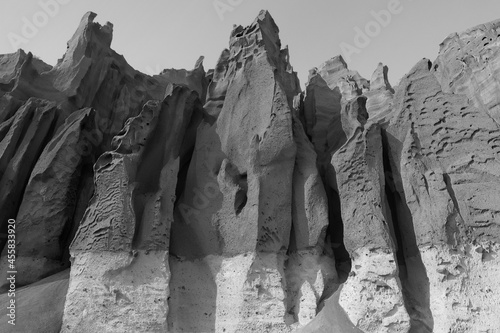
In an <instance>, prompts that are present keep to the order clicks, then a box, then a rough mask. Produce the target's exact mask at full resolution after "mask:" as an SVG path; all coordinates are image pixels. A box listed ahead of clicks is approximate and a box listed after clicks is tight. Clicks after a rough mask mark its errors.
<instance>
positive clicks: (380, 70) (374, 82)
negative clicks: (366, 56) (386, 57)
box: [370, 62, 394, 92]
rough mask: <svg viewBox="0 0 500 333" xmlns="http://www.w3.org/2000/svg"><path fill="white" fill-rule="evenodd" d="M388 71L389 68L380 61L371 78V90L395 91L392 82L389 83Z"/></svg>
mask: <svg viewBox="0 0 500 333" xmlns="http://www.w3.org/2000/svg"><path fill="white" fill-rule="evenodd" d="M388 72H389V68H388V67H387V66H385V65H384V64H383V63H381V62H380V63H379V64H378V66H377V69H376V70H375V72H373V75H372V78H371V80H370V91H372V90H378V89H385V90H390V91H392V92H394V90H393V89H392V86H391V84H390V83H389V78H388V77H387V73H388Z"/></svg>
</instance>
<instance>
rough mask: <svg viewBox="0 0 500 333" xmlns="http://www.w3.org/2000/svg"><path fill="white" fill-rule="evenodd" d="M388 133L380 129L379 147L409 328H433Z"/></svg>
mask: <svg viewBox="0 0 500 333" xmlns="http://www.w3.org/2000/svg"><path fill="white" fill-rule="evenodd" d="M387 136H388V133H387V132H386V131H385V130H382V149H383V162H384V173H385V183H386V184H385V195H386V202H387V206H388V207H387V209H388V210H389V211H390V216H391V220H392V225H390V226H389V227H390V229H391V233H390V234H391V237H392V238H393V242H394V245H395V246H397V250H396V260H397V263H398V266H399V280H400V282H401V284H402V289H403V299H404V302H405V307H406V310H407V311H408V314H409V315H410V325H411V326H410V327H411V329H410V332H426V333H430V332H432V331H433V327H434V321H433V318H432V313H431V310H430V297H429V295H430V294H429V279H428V277H427V272H426V268H425V266H424V264H423V261H422V258H421V255H420V250H419V248H418V244H417V240H416V236H415V230H414V226H413V218H412V215H411V212H410V209H409V207H408V205H407V203H406V201H405V198H404V195H403V196H402V194H401V193H400V192H399V191H398V189H397V184H402V179H401V176H400V175H398V174H397V173H396V172H393V166H391V156H390V154H391V152H390V146H389V142H388V137H387Z"/></svg>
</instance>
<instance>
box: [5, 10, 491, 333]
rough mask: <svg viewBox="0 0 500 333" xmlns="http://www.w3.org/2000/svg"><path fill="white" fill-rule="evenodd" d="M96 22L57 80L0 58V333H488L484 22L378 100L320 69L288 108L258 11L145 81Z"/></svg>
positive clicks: (52, 71) (86, 20)
mask: <svg viewBox="0 0 500 333" xmlns="http://www.w3.org/2000/svg"><path fill="white" fill-rule="evenodd" d="M95 16H96V14H94V13H91V12H89V13H87V14H85V15H84V17H83V19H82V21H81V23H80V25H79V27H78V29H77V31H76V32H75V34H74V35H73V37H72V38H71V40H70V41H69V42H68V49H67V52H66V54H65V55H64V56H63V58H62V59H61V60H60V61H59V62H58V63H57V64H56V65H55V66H50V65H48V64H45V63H44V62H43V61H41V60H40V59H37V58H36V57H34V56H33V55H32V54H31V53H25V52H24V51H22V50H19V51H17V52H16V53H13V54H7V55H0V234H1V235H0V246H1V249H0V250H1V251H2V253H1V257H0V258H1V262H0V277H1V278H2V280H3V281H6V278H7V276H8V274H9V273H8V271H9V270H11V267H10V266H9V265H10V263H9V255H11V252H9V250H10V249H12V246H13V245H12V243H13V242H12V241H11V242H9V236H8V235H7V232H8V227H7V226H8V224H9V223H8V221H9V219H15V220H16V231H17V235H16V242H15V245H16V251H17V252H16V254H17V258H16V266H15V268H16V269H17V271H18V274H17V276H18V280H17V287H18V288H20V287H22V288H21V289H19V290H18V294H17V295H18V298H17V302H18V303H17V304H18V312H19V318H18V323H19V325H18V326H16V327H15V328H16V330H14V331H16V332H34V331H36V330H38V331H43V332H65V333H70V332H82V333H87V332H148V333H150V332H176V333H177V332H189V333H192V332H217V333H219V332H227V333H229V332H244V333H248V332H259V333H260V332H270V333H275V332H315V333H317V332H342V333H351V332H353V333H355V332H356V333H357V332H388V333H389V332H390V333H392V332H405V333H410V332H411V333H413V332H418V333H421V332H422V333H431V332H436V333H440V332H443V333H449V332H453V333H455V332H457V333H458V332H489V333H492V332H497V331H498V328H499V327H500V319H499V318H500V317H499V316H498V313H500V305H499V303H498V299H500V282H499V279H498V274H499V273H500V259H499V256H498V253H499V251H500V244H499V238H500V208H499V207H500V206H499V202H500V127H499V121H500V109H499V101H500V85H499V84H498V80H499V68H498V67H499V64H500V60H499V59H500V56H499V54H500V53H499V45H500V24H499V21H494V22H491V23H486V24H483V25H479V26H477V27H474V28H472V29H469V30H468V31H466V32H463V33H458V34H453V35H450V36H449V37H448V38H447V39H445V41H444V42H443V43H442V44H441V50H440V53H439V56H438V58H437V60H436V61H435V63H431V62H430V61H429V60H427V59H423V60H421V61H420V62H419V63H418V64H416V65H415V66H414V67H413V68H412V69H411V70H410V71H409V72H408V74H407V75H405V76H404V77H403V78H402V80H401V82H400V83H399V84H398V86H397V87H392V86H391V84H390V82H389V80H388V76H387V73H388V67H387V66H384V65H383V64H382V63H380V64H379V65H378V66H377V68H376V69H375V71H374V73H373V75H372V77H371V80H367V79H365V78H363V77H361V75H359V73H357V72H356V71H354V70H352V69H349V68H348V67H347V64H346V63H345V61H344V60H343V59H342V57H341V56H336V57H332V58H331V59H329V60H327V61H326V62H325V63H323V64H321V65H319V66H318V67H314V68H313V69H311V71H310V73H309V79H308V82H307V84H306V86H305V90H304V91H302V89H301V87H300V83H299V81H298V78H297V74H296V73H295V72H294V71H293V68H292V66H291V60H290V51H289V50H288V48H287V47H282V46H281V42H280V39H279V29H278V27H277V25H276V23H275V22H274V20H273V18H272V17H271V15H270V14H269V13H268V12H267V11H261V12H260V13H259V15H258V16H257V18H256V19H255V21H254V22H253V23H252V24H250V25H249V26H248V27H243V26H235V27H234V29H233V31H232V32H231V35H230V41H229V46H228V48H227V49H225V50H222V52H221V54H220V57H219V59H218V61H217V63H216V64H215V67H214V68H213V69H209V70H207V71H205V68H204V66H203V57H200V58H199V60H198V61H197V62H196V64H195V66H194V68H193V69H191V70H185V69H165V70H163V71H162V72H161V73H158V74H157V75H153V76H149V75H146V74H143V73H140V72H139V71H136V70H135V69H133V68H132V67H131V66H130V65H128V64H127V62H126V60H125V58H124V57H123V56H121V55H119V54H117V53H116V52H114V51H113V50H112V49H111V42H112V36H113V25H112V24H111V23H106V24H105V25H103V26H101V25H100V24H97V23H94V18H95ZM292 51H293V50H292ZM292 53H293V52H292ZM9 246H10V247H9ZM9 287H10V286H9V284H7V283H5V282H2V284H1V286H0V289H1V292H2V294H1V295H0V299H2V300H7V299H8V294H7V293H6V292H8V289H9ZM48 309H50V311H48ZM2 313H3V314H4V316H5V315H6V314H7V313H6V312H5V311H4V312H2ZM27 313H30V316H31V317H32V318H30V317H29V316H27ZM21 321H22V322H21ZM6 325H8V324H6V323H5V322H2V323H0V331H2V332H3V331H12V327H10V326H6Z"/></svg>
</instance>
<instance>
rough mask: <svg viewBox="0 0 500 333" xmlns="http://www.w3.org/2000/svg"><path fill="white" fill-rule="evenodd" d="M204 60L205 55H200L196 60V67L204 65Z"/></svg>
mask: <svg viewBox="0 0 500 333" xmlns="http://www.w3.org/2000/svg"><path fill="white" fill-rule="evenodd" d="M203 60H205V56H200V57H199V58H198V60H196V62H195V64H194V68H195V69H197V68H200V67H203Z"/></svg>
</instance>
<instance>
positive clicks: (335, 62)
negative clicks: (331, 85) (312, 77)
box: [318, 55, 349, 70]
mask: <svg viewBox="0 0 500 333" xmlns="http://www.w3.org/2000/svg"><path fill="white" fill-rule="evenodd" d="M339 65H340V66H341V67H343V68H345V69H349V67H348V66H347V63H346V62H345V60H344V58H343V57H342V56H341V55H336V56H335V57H333V58H330V59H328V60H327V61H325V62H324V63H322V64H321V65H319V67H318V68H319V69H320V70H321V69H322V68H325V67H337V66H339Z"/></svg>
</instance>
